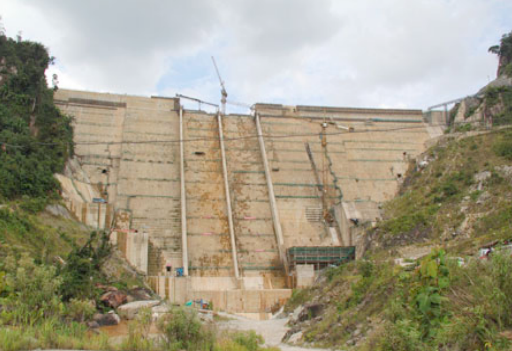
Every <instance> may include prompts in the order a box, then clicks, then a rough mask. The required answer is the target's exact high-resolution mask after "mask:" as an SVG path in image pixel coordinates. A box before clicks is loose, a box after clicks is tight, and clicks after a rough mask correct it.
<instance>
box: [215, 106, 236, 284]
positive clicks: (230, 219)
mask: <svg viewBox="0 0 512 351" xmlns="http://www.w3.org/2000/svg"><path fill="white" fill-rule="evenodd" d="M217 122H218V123H219V141H220V153H221V158H222V174H223V175H224V188H225V189H226V202H227V205H228V223H229V237H230V238H231V252H232V254H233V266H234V269H235V277H236V278H240V272H239V271H238V258H237V254H236V242H235V229H234V225H233V213H232V211H231V196H230V194H229V182H228V166H227V164H226V151H225V149H224V133H223V132H222V117H221V115H220V112H219V113H218V114H217Z"/></svg>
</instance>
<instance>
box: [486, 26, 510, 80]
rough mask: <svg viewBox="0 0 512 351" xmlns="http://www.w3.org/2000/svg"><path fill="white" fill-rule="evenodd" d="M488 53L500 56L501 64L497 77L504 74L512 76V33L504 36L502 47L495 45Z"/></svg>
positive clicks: (501, 42) (499, 63)
mask: <svg viewBox="0 0 512 351" xmlns="http://www.w3.org/2000/svg"><path fill="white" fill-rule="evenodd" d="M488 51H489V52H490V53H492V54H495V55H498V59H499V62H498V71H497V73H496V75H497V76H498V77H499V76H501V75H502V74H506V75H508V76H512V32H510V33H508V34H503V36H502V37H501V41H500V45H493V46H491V47H490V48H489V49H488Z"/></svg>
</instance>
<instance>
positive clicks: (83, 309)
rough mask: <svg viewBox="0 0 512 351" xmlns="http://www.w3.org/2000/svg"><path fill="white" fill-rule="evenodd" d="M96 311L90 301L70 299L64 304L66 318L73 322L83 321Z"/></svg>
mask: <svg viewBox="0 0 512 351" xmlns="http://www.w3.org/2000/svg"><path fill="white" fill-rule="evenodd" d="M94 312H96V308H95V307H94V305H93V304H91V302H90V301H85V300H78V299H71V301H69V303H68V304H67V306H66V314H67V316H68V318H70V319H71V320H73V321H75V322H84V321H86V320H89V319H91V318H92V316H93V315H94Z"/></svg>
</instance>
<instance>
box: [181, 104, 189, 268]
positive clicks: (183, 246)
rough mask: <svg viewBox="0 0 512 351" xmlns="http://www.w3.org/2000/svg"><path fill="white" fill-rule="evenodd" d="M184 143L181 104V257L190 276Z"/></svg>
mask: <svg viewBox="0 0 512 351" xmlns="http://www.w3.org/2000/svg"><path fill="white" fill-rule="evenodd" d="M183 149H184V145H183V107H181V104H180V183H181V257H182V259H183V275H184V276H185V277H187V276H188V242H187V193H186V190H185V160H184V156H183V155H184V150H183Z"/></svg>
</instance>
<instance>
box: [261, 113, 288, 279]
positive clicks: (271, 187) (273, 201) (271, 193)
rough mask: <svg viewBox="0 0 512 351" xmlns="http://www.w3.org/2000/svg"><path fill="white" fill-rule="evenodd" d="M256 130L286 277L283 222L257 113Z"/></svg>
mask: <svg viewBox="0 0 512 351" xmlns="http://www.w3.org/2000/svg"><path fill="white" fill-rule="evenodd" d="M255 120H256V129H257V131H258V142H259V144H260V151H261V158H262V159H263V167H264V168H265V178H266V180H267V188H268V197H269V199H270V210H271V212H272V222H273V224H274V232H275V234H276V240H277V248H278V250H279V257H281V261H282V262H283V265H284V267H285V268H284V269H285V272H286V275H288V262H287V259H286V252H285V248H284V240H283V231H282V229H281V220H280V219H279V211H278V210H277V203H276V197H275V194H274V185H273V183H272V176H271V174H270V167H269V166H268V159H267V152H266V150H265V141H264V140H263V133H262V130H261V123H260V115H259V114H258V113H256V116H255Z"/></svg>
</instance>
